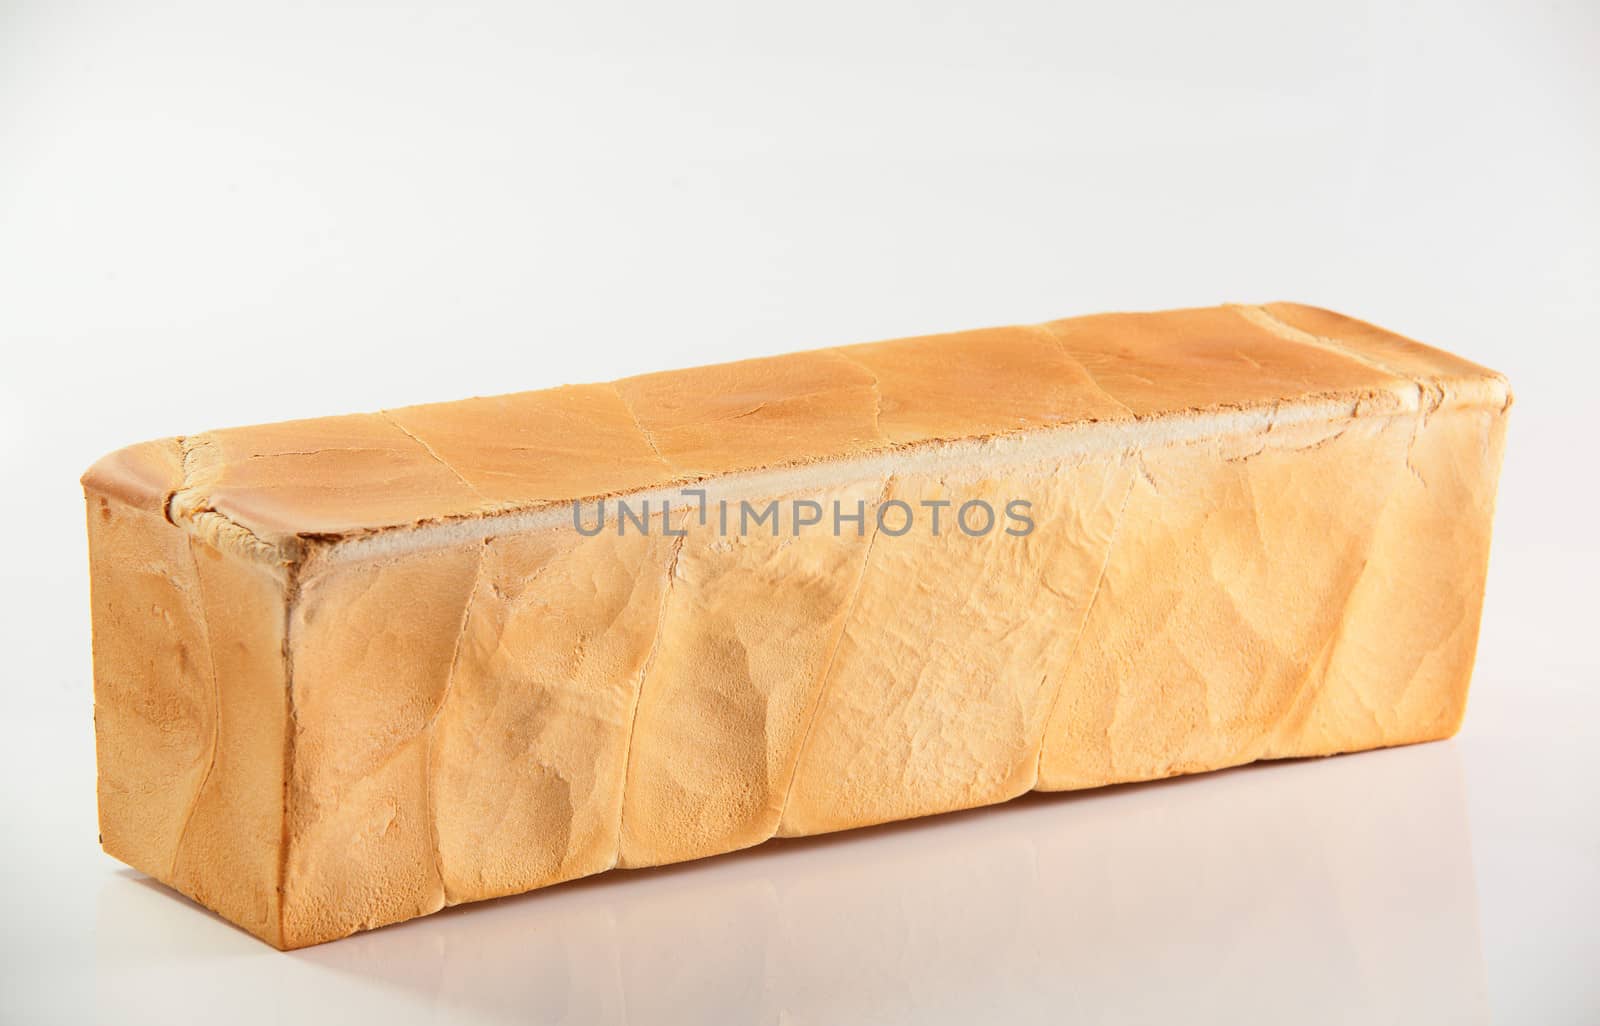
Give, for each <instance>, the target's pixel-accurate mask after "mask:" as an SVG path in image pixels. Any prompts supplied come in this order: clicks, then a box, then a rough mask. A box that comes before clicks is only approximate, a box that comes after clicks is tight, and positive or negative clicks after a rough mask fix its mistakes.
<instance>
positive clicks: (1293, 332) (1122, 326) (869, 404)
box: [83, 303, 1511, 566]
mask: <svg viewBox="0 0 1600 1026" xmlns="http://www.w3.org/2000/svg"><path fill="white" fill-rule="evenodd" d="M1510 401H1511V395H1510V390H1509V388H1508V386H1507V384H1506V382H1505V379H1504V378H1503V377H1501V376H1500V375H1498V374H1496V373H1495V372H1493V371H1490V370H1487V369H1485V368H1483V367H1480V366H1477V365H1476V364H1473V363H1470V362H1468V361H1466V360H1463V359H1460V358H1458V357H1455V356H1452V355H1450V354H1448V353H1445V352H1442V351H1440V350H1437V349H1432V348H1430V347H1427V346H1424V345H1421V344H1419V343H1417V342H1413V341H1411V340H1409V339H1406V338H1402V337H1401V336H1398V335H1395V334H1392V333H1390V332H1387V331H1384V330H1383V329H1380V328H1376V327H1374V326H1372V325H1370V324H1366V323H1364V322H1361V321H1358V320H1354V319H1352V318H1348V317H1344V316H1342V315H1340V314H1336V313H1332V312H1329V311H1327V310H1321V309H1317V308H1315V307H1310V306H1303V305H1299V304H1294V303H1270V304H1266V305H1264V306H1239V305H1227V306H1217V307H1204V308H1196V309H1188V310H1173V311H1166V312H1161V313H1120V314H1101V315H1096V316H1090V317H1078V318H1071V319H1067V320H1058V321H1050V322H1047V323H1044V324H1035V325H1022V326H1014V327H1003V328H985V329H979V330H976V331H963V332H956V333H953V334H947V335H931V336H926V337H921V338H908V339H895V340H891V341H886V342H872V343H867V344H863V345H853V346H845V347H841V348H832V349H817V350H812V351H808V352H800V353H792V354H788V355H785V356H775V357H767V358H762V359H754V360H744V361H739V362H736V363H726V364H719V365H714V366H707V367H698V368H693V369H689V370H676V371H664V372H661V373H655V374H645V375H641V376H639V377H633V378H625V379H623V380H620V381H616V382H612V383H609V384H588V385H568V386H564V387H561V388H552V389H547V390H543V391H533V392H518V393H513V394H509V395H501V396H493V397H487V398H474V399H465V400H460V401H456V402H446V403H434V404H428V405H422V406H410V407H403V408H398V409H390V410H381V411H378V412H376V413H360V414H351V415H347V416H338V417H323V418H316V419H311V420H299V421H288V422H284V423H278V424H267V425H261V426H256V427H242V428H228V429H224V430H218V431H210V432H206V433H204V434H199V435H191V436H187V437H182V438H173V439H164V440H160V441H155V442H146V443H143V444H140V445H135V446H131V447H129V448H126V449H122V450H119V451H117V452H115V453H112V454H110V455H109V456H106V457H105V458H103V459H101V460H100V461H99V462H97V463H96V464H95V465H94V466H93V467H91V468H90V469H89V470H88V472H87V473H85V475H84V477H83V483H84V485H85V487H86V488H88V489H89V490H90V491H92V492H94V493H96V494H98V495H101V496H105V497H109V498H113V499H116V500H119V501H121V502H124V503H127V504H129V505H132V506H135V507H139V508H145V509H149V510H152V511H159V512H160V513H161V514H162V515H164V516H166V517H167V518H168V519H170V520H171V521H172V522H173V523H175V524H179V525H180V526H183V527H185V528H187V529H188V530H190V531H192V532H193V533H195V534H197V535H200V536H201V537H204V538H206V539H207V540H208V541H210V542H212V543H213V544H215V545H217V546H218V547H219V548H222V549H224V550H226V551H232V552H235V553H237V554H240V555H243V556H245V557H247V558H250V559H253V560H259V561H262V562H266V563H269V564H278V565H282V566H292V565H294V564H296V563H297V562H298V561H300V560H301V559H302V558H303V557H304V555H305V553H306V552H307V551H308V550H309V549H313V548H316V547H319V546H321V547H323V548H326V547H328V546H330V545H337V544H342V543H347V542H350V541H355V540H362V541H366V542H368V543H369V544H370V543H371V542H372V540H373V539H375V538H378V537H380V536H388V537H387V541H386V542H385V543H387V544H394V543H395V538H394V537H393V536H394V535H396V534H397V533H403V534H404V535H405V537H406V539H407V540H406V541H405V542H402V543H401V544H411V543H417V544H424V543H425V542H426V538H425V537H424V536H425V535H426V533H427V531H428V530H429V529H438V528H444V529H454V530H459V529H461V527H462V525H463V524H464V523H469V522H474V521H485V520H498V519H500V518H505V517H516V516H522V517H527V516H530V515H537V514H539V513H541V512H542V511H543V512H546V513H548V512H551V511H552V510H553V507H557V506H560V507H563V508H564V507H566V505H567V504H569V503H570V502H572V501H573V500H580V499H595V498H600V497H609V496H618V495H634V494H639V493H650V492H652V491H660V490H663V489H669V488H678V487H681V486H684V485H689V484H691V483H693V482H700V481H707V480H720V479H724V478H729V477H737V476H740V475H750V474H756V473H766V474H769V475H770V474H772V473H774V472H776V473H778V474H780V475H782V474H791V475H809V476H813V477H814V476H815V475H816V474H819V473H823V474H826V473H829V472H834V473H838V472H844V471H847V470H848V469H849V465H851V464H854V463H857V462H859V461H862V460H867V461H879V462H881V461H885V460H887V461H891V464H892V461H894V460H897V459H908V458H912V457H913V456H914V455H919V454H920V458H923V459H926V458H929V455H930V453H933V454H937V453H941V452H943V453H945V454H946V455H947V456H949V457H950V458H957V457H958V456H959V455H960V454H959V453H957V454H955V455H951V453H952V452H953V449H954V448H959V447H961V446H967V447H969V448H970V447H972V446H974V445H977V446H979V447H981V446H983V445H985V444H989V445H991V447H992V445H993V444H994V443H995V442H997V441H1000V440H1016V439H1032V440H1038V439H1040V438H1044V439H1046V440H1047V441H1048V440H1052V439H1053V441H1049V444H1066V443H1068V442H1070V444H1073V445H1078V446H1085V445H1087V446H1091V447H1102V448H1103V447H1112V448H1128V447H1139V446H1140V445H1143V444H1145V443H1146V442H1147V441H1148V440H1149V439H1151V438H1156V437H1158V436H1159V435H1160V434H1161V433H1162V432H1171V431H1172V430H1174V429H1175V428H1174V424H1175V423H1177V422H1180V421H1181V422H1184V423H1187V424H1188V425H1189V428H1188V430H1190V431H1194V432H1199V433H1212V434H1226V433H1229V432H1242V431H1259V430H1261V429H1262V425H1263V424H1264V423H1269V422H1270V419H1271V418H1273V417H1278V416H1283V415H1284V414H1285V412H1286V411H1288V412H1289V413H1291V414H1292V413H1293V412H1294V411H1295V410H1296V409H1300V410H1301V412H1302V415H1309V416H1326V417H1328V418H1330V419H1332V418H1336V417H1340V416H1362V415H1367V414H1374V415H1393V414H1395V413H1400V412H1405V411H1409V410H1415V411H1417V412H1418V413H1419V415H1422V416H1426V415H1427V414H1429V413H1431V412H1432V411H1434V410H1437V409H1439V408H1440V407H1442V406H1447V405H1450V406H1454V405H1495V406H1505V405H1507V404H1509V402H1510ZM1069 436H1070V437H1069ZM969 458H970V454H969ZM856 469H857V471H858V472H859V470H860V468H856ZM888 469H889V471H890V472H893V466H892V465H891V466H890V467H889V468H888ZM781 485H782V481H781V480H780V481H777V482H774V481H770V480H769V481H766V482H764V487H765V490H766V492H767V494H775V493H777V492H781V491H782V490H784V489H783V488H782V487H781Z"/></svg>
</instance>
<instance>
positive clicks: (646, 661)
mask: <svg viewBox="0 0 1600 1026" xmlns="http://www.w3.org/2000/svg"><path fill="white" fill-rule="evenodd" d="M1510 401H1511V397H1510V392H1509V390H1508V388H1507V385H1506V382H1505V380H1504V379H1503V378H1501V377H1500V376H1499V375H1497V374H1494V373H1493V372H1490V371H1487V370H1485V369H1483V368H1481V367H1478V366H1475V365H1473V364H1471V363H1468V362H1466V361H1464V360H1461V359H1458V358H1456V357H1453V356H1450V355H1448V354H1446V353H1443V352H1440V351H1438V350H1434V349H1430V348H1427V347H1425V346H1422V345H1419V344H1417V343H1415V342H1411V341H1408V340H1406V339H1403V338H1400V337H1398V336H1396V335H1393V334H1390V333H1388V332H1386V331H1383V330H1380V329H1378V328H1375V327H1372V326H1371V325H1368V324H1364V323H1362V322H1360V321H1355V320H1351V319H1348V318H1346V317H1342V316H1340V315H1337V314H1333V313H1329V312H1327V311H1324V310H1318V309H1314V308H1311V307H1306V306H1298V305H1293V304H1272V305H1268V306H1260V307H1255V306H1225V307H1215V308H1206V309H1195V310H1182V311H1173V312H1168V313H1155V314H1113V315H1105V316H1096V317H1084V318H1077V319H1073V320H1063V321H1055V322H1051V323H1047V324H1040V325H1033V326H1026V327H1011V328H998V329H989V330H981V331H970V332H963V333H958V334H952V335H941V336H933V337H928V338H918V339H904V340H898V341H890V342H879V343H874V344H868V345H856V346H850V347H846V348H839V349H823V350H817V351H813V352H804V353H796V354H793V355H789V356H782V357H775V358H770V359H759V360H749V361H745V362H741V363H732V364H726V365H722V366H714V367H702V368H699V369H696V370H687V371H674V372H668V373H662V374H650V375H645V376H643V377H637V378H630V379H627V380H623V381H619V382H616V383H614V384H603V385H577V386H570V387H564V388H556V389H551V390H548V391H540V392H524V393H519V394H514V395H506V396H499V397H494V398H479V399H470V400H466V401H464V402H453V403H443V404H439V405H432V406H417V407H409V408H405V409H395V410H386V411H382V412H379V413H372V414H360V415H353V416H342V417H331V418H327V419H321V420H307V421H298V422H291V423H283V424H273V425H267V426H262V427H253V428H238V429H230V430H222V431H213V432H209V433H206V434H201V435H194V436H189V437H185V438H175V439H167V440H164V441H158V442H148V443H145V444H142V445H136V446H133V447H131V448H128V449H124V450H121V451H119V452H116V453H113V454H111V455H110V456H107V457H106V458H104V459H103V460H101V461H100V462H98V463H96V464H95V465H94V466H93V467H92V468H90V470H89V471H88V473H87V474H86V475H85V476H84V479H83V484H84V489H85V493H86V496H87V501H88V526H89V542H90V567H91V576H92V599H93V615H94V669H95V732H96V741H97V749H98V757H99V801H100V824H101V834H102V843H103V845H104V847H105V850H106V851H107V852H109V853H110V854H112V855H114V856H115V857H117V858H119V859H121V860H123V861H124V862H126V863H128V864H129V865H131V866H134V867H135V868H137V869H139V870H141V871H143V872H145V873H148V874H150V875H151V876H153V877H155V878H157V879H159V880H161V881H163V882H165V883H167V884H168V885H170V886H172V887H174V888H176V889H177V890H179V891H181V892H183V893H184V894H187V895H189V896H191V897H192V898H194V899H195V900H196V901H198V902H200V903H201V904H203V905H206V906H207V907H209V908H212V909H214V910H216V911H217V912H218V913H220V914H221V915H223V916H224V917H226V918H227V919H229V920H231V921H233V922H234V923H237V924H238V925H240V926H242V927H244V928H245V929H247V930H249V931H251V932H252V933H254V934H256V935H257V936H259V937H261V938H262V939H264V940H266V941H268V942H269V943H271V944H274V945H276V946H278V947H281V948H293V947H298V946H302V945H307V944H315V943H318V942H321V941H326V940H330V939H333V938H336V937H341V936H344V935H346V934H349V933H351V932H353V931H357V930H363V929H367V928H370V927H375V926H380V925H383V924H385V923H393V922H396V921H399V920H403V919H408V918H410V917H413V916H420V915H426V914H428V913H430V912H434V911H436V910H438V909H440V908H442V907H444V906H446V905H450V904H455V903H458V902H465V901H474V900H478V899H481V898H490V897H495V896H497V895H505V894H513V893H517V892H520V891H526V890H529V889H532V888H536V887H543V886H546V885H549V884H554V883H558V882H560V881H563V880H571V879H573V878H575V877H580V876H585V875H588V874H591V873H598V872H601V871H604V870H607V869H611V868H612V867H615V866H624V867H635V866H653V865H659V864H662V863H668V862H676V861H679V860H684V859H693V858H699V857H702V856H706V855H714V854H718V853H721V852H728V851H733V850H735V849H738V848H744V847H747V846H749V845H754V844H759V843H761V842H762V841H765V840H767V839H768V838H771V837H773V836H775V835H778V836H795V835H805V834H816V833H821V832H825V831H832V830H843V829H847V828H850V827H858V826H865V825H868V824H873V823H883V822H886V821H889V820H897V819H903V818H906V817H912V816H923V815H928V814H931V813H938V812H946V811H949V810H953V809H964V808H970V807H973V806H979V805H985V804H990V803H994V802H1003V801H1006V800H1007V799H1010V798H1013V797H1015V796H1017V795H1020V794H1022V793H1024V792H1026V791H1029V790H1031V789H1042V790H1059V789H1068V788H1085V787H1096V786H1100V785H1104V784H1112V783H1117V782H1122V781H1136V780H1149V779H1153V778H1158V777H1166V776H1170V775H1173V774H1179V773H1194V772H1200V771H1204V770H1211V769H1217V768H1219V767H1224V766H1233V765H1238V764H1240V763H1246V762H1250V761H1252V760H1256V759H1273V758H1284V757H1292V756H1310V755H1327V754H1332V753H1336V752H1347V751H1353V750H1358V749H1365V748H1374V747H1379V746H1384V745H1397V744H1406V743H1411V742H1417V741H1426V740H1431V739H1436V738H1442V737H1446V736H1448V735H1450V734H1452V733H1453V732H1454V731H1455V730H1456V729H1457V727H1458V725H1459V723H1460V721H1461V717H1462V713H1463V709H1464V706H1465V701H1466V693H1467V682H1468V678H1469V676H1470V673H1471V666H1472V660H1473V653H1474V648H1475V645H1476V640H1477V633H1478V620H1479V611H1480V607H1481V603H1482V594H1483V583H1484V574H1485V567H1486V563H1487V557H1488V546H1489V534H1490V521H1491V517H1492V513H1493V507H1494V493H1495V483H1496V478H1497V476H1498V472H1499V466H1500V458H1501V450H1502V441H1503V437H1504V430H1505V423H1506V411H1507V409H1508V407H1509V405H1510Z"/></svg>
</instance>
